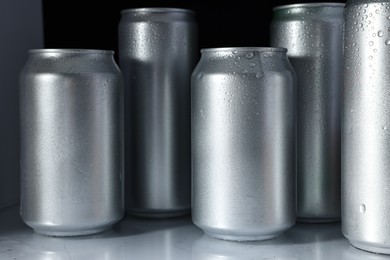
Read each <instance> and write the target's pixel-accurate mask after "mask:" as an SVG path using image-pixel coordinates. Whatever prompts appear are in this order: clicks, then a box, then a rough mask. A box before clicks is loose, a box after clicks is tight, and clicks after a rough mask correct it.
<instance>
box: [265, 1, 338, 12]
mask: <svg viewBox="0 0 390 260" xmlns="http://www.w3.org/2000/svg"><path fill="white" fill-rule="evenodd" d="M344 6H345V3H341V2H340V3H336V2H322V3H299V4H288V5H279V6H276V7H274V8H273V9H272V10H273V11H277V10H281V9H292V8H301V7H344Z"/></svg>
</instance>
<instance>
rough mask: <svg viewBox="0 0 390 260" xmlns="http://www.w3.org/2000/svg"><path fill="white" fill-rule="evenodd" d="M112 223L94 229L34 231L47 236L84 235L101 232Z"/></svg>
mask: <svg viewBox="0 0 390 260" xmlns="http://www.w3.org/2000/svg"><path fill="white" fill-rule="evenodd" d="M111 227H112V225H108V226H104V227H99V228H94V229H85V230H70V231H63V230H61V231H58V230H57V231H56V230H42V229H34V231H35V232H36V233H38V234H41V235H44V236H49V237H73V236H86V235H93V234H97V233H101V232H103V231H106V230H108V229H110V228H111Z"/></svg>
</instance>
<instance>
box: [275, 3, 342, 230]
mask: <svg viewBox="0 0 390 260" xmlns="http://www.w3.org/2000/svg"><path fill="white" fill-rule="evenodd" d="M344 6H345V4H344V3H305V4H293V5H283V6H277V7H275V8H274V9H273V16H272V20H271V25H270V34H271V35H270V40H271V46H275V47H284V48H287V49H288V51H287V56H288V58H289V60H290V61H291V64H292V65H293V67H294V70H295V72H296V74H297V95H298V97H297V100H298V108H297V109H298V111H297V117H298V131H297V169H298V170H297V221H300V222H332V221H339V220H340V217H341V173H340V172H341V165H340V164H341V162H340V161H341V151H340V149H341V140H340V132H341V119H340V117H341V91H342V84H343V65H342V64H343V21H344V19H343V11H344Z"/></svg>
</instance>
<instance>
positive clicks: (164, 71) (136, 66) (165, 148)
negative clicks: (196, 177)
mask: <svg viewBox="0 0 390 260" xmlns="http://www.w3.org/2000/svg"><path fill="white" fill-rule="evenodd" d="M118 34H119V66H120V68H121V70H122V72H123V74H124V81H125V101H124V102H125V136H126V138H125V140H126V144H125V158H126V159H125V161H126V162H125V168H126V180H127V181H126V184H125V201H126V202H125V205H126V206H125V207H126V211H127V212H129V213H131V214H134V215H139V216H148V217H171V216H178V215H183V214H188V213H189V212H190V208H191V143H190V142H191V133H190V132H191V122H190V117H191V111H190V109H191V104H190V101H191V97H190V84H191V73H192V71H193V69H194V68H195V65H196V62H197V60H198V58H197V57H198V54H199V50H198V49H197V23H196V20H195V13H194V12H193V11H191V10H187V9H178V8H137V9H127V10H123V11H122V12H121V20H120V23H119V33H118Z"/></svg>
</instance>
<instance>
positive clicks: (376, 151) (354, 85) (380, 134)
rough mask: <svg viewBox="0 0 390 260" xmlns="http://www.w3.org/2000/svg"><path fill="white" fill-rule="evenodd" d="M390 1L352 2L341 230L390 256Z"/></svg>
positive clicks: (348, 27)
mask: <svg viewBox="0 0 390 260" xmlns="http://www.w3.org/2000/svg"><path fill="white" fill-rule="evenodd" d="M389 28H390V2H389V1H365V0H359V1H351V0H350V1H347V3H346V6H345V43H344V64H345V65H344V92H343V95H344V97H343V112H342V119H343V121H342V140H343V141H342V220H343V221H342V232H343V234H344V235H345V236H346V237H347V238H348V239H349V241H350V242H351V244H352V245H353V246H355V247H357V248H360V249H363V250H366V251H371V252H375V253H384V254H390V225H389V219H390V199H389V198H390V160H389V158H390V131H389V130H390V110H389V104H390V89H389V86H390V77H389V72H390V31H389Z"/></svg>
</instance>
